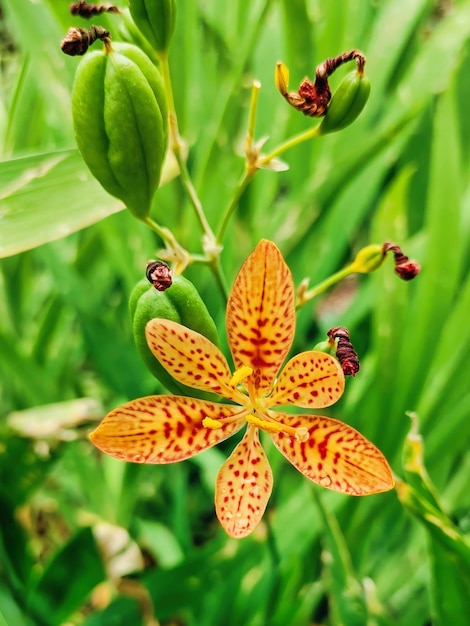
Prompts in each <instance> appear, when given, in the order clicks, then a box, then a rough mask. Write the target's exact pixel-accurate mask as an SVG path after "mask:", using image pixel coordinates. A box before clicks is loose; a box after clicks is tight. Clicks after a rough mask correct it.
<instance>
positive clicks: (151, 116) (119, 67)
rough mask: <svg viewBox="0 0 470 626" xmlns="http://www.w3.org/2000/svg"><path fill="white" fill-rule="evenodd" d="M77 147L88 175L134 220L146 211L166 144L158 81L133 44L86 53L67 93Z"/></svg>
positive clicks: (164, 109)
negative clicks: (123, 205)
mask: <svg viewBox="0 0 470 626" xmlns="http://www.w3.org/2000/svg"><path fill="white" fill-rule="evenodd" d="M72 116H73V123H74V130H75V136H76V139H77V144H78V148H79V150H80V152H81V154H82V156H83V159H84V160H85V163H86V164H87V165H88V167H89V169H90V171H91V173H92V174H93V176H95V178H97V180H98V181H99V182H100V183H101V185H102V186H103V187H104V188H105V189H106V191H108V192H109V193H110V194H111V195H113V196H116V197H117V198H119V199H120V200H122V201H123V202H124V204H125V205H126V206H127V208H128V209H129V210H130V211H131V212H132V213H133V214H134V215H135V216H136V217H139V218H141V219H142V218H145V217H147V216H148V214H149V212H150V207H151V203H152V198H153V195H154V193H155V191H156V189H157V187H158V184H159V182H160V175H161V170H162V165H163V160H164V157H165V153H166V149H167V145H168V110H167V104H166V99H165V92H164V87H163V82H162V79H161V77H160V74H159V72H158V70H157V69H156V68H155V66H154V65H153V63H152V62H151V61H150V59H149V58H148V57H147V56H146V55H145V54H144V53H143V52H142V51H141V50H139V48H137V47H136V46H133V45H131V44H123V43H120V44H114V45H113V49H105V50H104V51H102V52H92V53H90V54H88V55H87V56H86V57H85V58H84V59H83V61H82V62H81V63H80V65H79V67H78V70H77V75H76V78H75V83H74V87H73V93H72Z"/></svg>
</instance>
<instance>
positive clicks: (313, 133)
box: [216, 90, 321, 304]
mask: <svg viewBox="0 0 470 626" xmlns="http://www.w3.org/2000/svg"><path fill="white" fill-rule="evenodd" d="M254 91H255V90H253V92H252V96H251V106H250V117H249V126H248V133H247V146H248V145H249V144H248V142H249V141H250V136H251V138H252V137H253V134H251V133H253V127H252V125H254V121H255V115H256V105H257V102H258V98H257V94H255V93H254ZM253 107H255V109H254V110H253ZM318 129H319V126H315V127H314V128H309V129H308V130H306V131H304V132H302V133H299V134H298V135H295V136H294V137H291V139H288V140H287V141H284V142H283V143H281V144H279V146H277V148H274V150H273V151H272V152H270V153H269V154H267V155H265V156H260V157H259V158H258V159H257V160H256V165H254V164H253V163H251V160H250V154H249V153H248V150H247V164H246V167H245V171H244V173H243V174H242V176H241V178H240V180H239V181H238V184H237V186H236V188H235V191H234V194H233V197H232V199H231V201H230V204H229V205H228V207H227V209H226V211H225V213H224V217H223V219H222V223H221V225H220V227H219V232H218V233H217V238H216V242H217V244H220V243H221V242H222V240H223V237H224V234H225V231H226V229H227V225H228V222H229V221H230V218H231V217H232V215H233V213H234V211H235V209H236V208H237V206H238V203H239V202H240V198H241V197H242V195H243V193H244V191H245V189H246V188H247V186H248V184H249V183H250V182H251V179H252V178H253V177H254V175H255V174H256V172H257V171H258V170H259V169H260V168H262V167H264V166H266V165H269V163H270V161H271V160H272V159H274V158H275V157H277V156H279V155H280V154H282V153H283V152H285V151H286V150H289V149H290V148H294V147H295V146H297V145H299V144H301V143H303V142H304V141H308V140H309V139H313V138H315V137H319V136H320V134H321V133H320V132H319V131H318ZM250 147H251V146H250ZM304 304H305V303H304Z"/></svg>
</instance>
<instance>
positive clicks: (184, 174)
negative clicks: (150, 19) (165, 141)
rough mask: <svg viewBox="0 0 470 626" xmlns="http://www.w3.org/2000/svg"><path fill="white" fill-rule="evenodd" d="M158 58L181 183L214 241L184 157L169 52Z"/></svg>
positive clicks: (172, 145) (206, 234)
mask: <svg viewBox="0 0 470 626" xmlns="http://www.w3.org/2000/svg"><path fill="white" fill-rule="evenodd" d="M158 58H159V60H160V68H161V73H162V78H163V83H164V85H165V93H166V98H167V102H168V121H169V132H170V148H171V150H172V152H173V154H174V155H175V159H176V162H177V163H178V167H179V170H180V179H181V184H182V185H183V187H184V190H185V191H186V193H187V194H188V197H189V200H190V202H191V205H192V207H193V209H194V211H195V213H196V217H197V218H198V220H199V223H200V225H201V228H202V230H203V232H204V234H205V236H206V238H207V240H208V241H209V242H214V241H215V235H214V233H213V231H212V229H211V227H210V225H209V222H208V221H207V218H206V215H205V213H204V209H203V206H202V203H201V201H200V199H199V196H198V194H197V191H196V189H195V187H194V185H193V183H192V180H191V177H190V175H189V171H188V168H187V166H186V161H185V159H184V154H183V142H182V141H181V137H180V134H179V129H178V117H177V115H176V109H175V101H174V97H173V87H172V82H171V74H170V66H169V63H168V54H167V53H166V52H163V53H161V54H159V56H158Z"/></svg>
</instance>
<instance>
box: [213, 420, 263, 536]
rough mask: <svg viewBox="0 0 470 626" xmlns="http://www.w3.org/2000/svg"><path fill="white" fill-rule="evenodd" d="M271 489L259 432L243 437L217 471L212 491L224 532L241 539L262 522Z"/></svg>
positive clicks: (254, 430)
mask: <svg viewBox="0 0 470 626" xmlns="http://www.w3.org/2000/svg"><path fill="white" fill-rule="evenodd" d="M272 488H273V475H272V471H271V467H270V465H269V462H268V459H267V458H266V454H265V453H264V450H263V448H262V446H261V444H260V442H259V435H258V429H257V428H254V427H252V426H248V428H247V430H246V433H245V435H244V437H243V439H242V440H241V442H240V443H239V444H238V445H237V447H236V448H235V450H234V451H233V452H232V454H231V455H230V457H229V458H228V459H227V460H226V461H225V463H224V464H223V465H222V467H221V468H220V470H219V473H218V475H217V481H216V488H215V508H216V512H217V517H218V518H219V521H220V523H221V524H222V526H223V528H224V530H225V532H226V533H227V534H229V535H230V536H231V537H235V538H236V539H240V538H241V537H246V536H247V535H249V534H250V533H251V532H252V531H253V530H254V528H255V527H256V526H257V525H258V523H259V522H260V521H261V518H262V516H263V513H264V511H265V509H266V505H267V503H268V500H269V496H270V495H271V491H272Z"/></svg>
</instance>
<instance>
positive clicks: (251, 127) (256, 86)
mask: <svg viewBox="0 0 470 626" xmlns="http://www.w3.org/2000/svg"><path fill="white" fill-rule="evenodd" d="M260 90H261V83H260V82H259V80H254V81H253V85H252V88H251V100H250V112H249V114H248V131H247V133H246V151H247V156H248V151H249V150H250V148H251V147H252V145H253V139H254V136H255V126H256V112H257V110H258V100H259V92H260Z"/></svg>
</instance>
